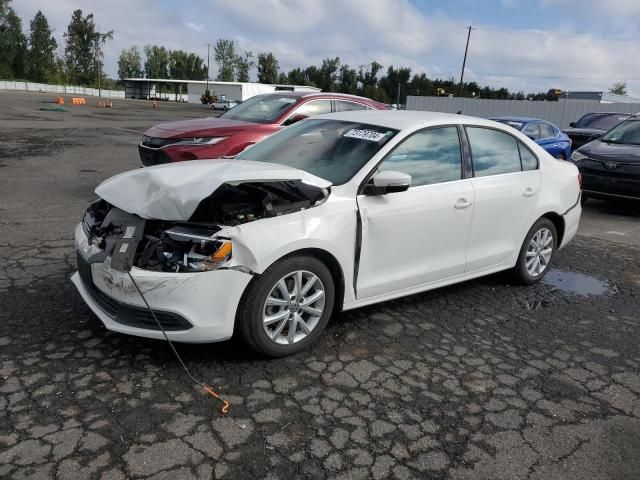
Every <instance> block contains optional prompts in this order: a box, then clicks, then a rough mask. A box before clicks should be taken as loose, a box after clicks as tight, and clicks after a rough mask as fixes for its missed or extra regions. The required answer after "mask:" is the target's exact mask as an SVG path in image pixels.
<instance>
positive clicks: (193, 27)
mask: <svg viewBox="0 0 640 480" xmlns="http://www.w3.org/2000/svg"><path fill="white" fill-rule="evenodd" d="M185 25H186V26H187V28H190V29H191V30H195V31H196V32H201V31H202V30H203V29H204V25H202V24H201V23H194V22H187V23H186V24H185Z"/></svg>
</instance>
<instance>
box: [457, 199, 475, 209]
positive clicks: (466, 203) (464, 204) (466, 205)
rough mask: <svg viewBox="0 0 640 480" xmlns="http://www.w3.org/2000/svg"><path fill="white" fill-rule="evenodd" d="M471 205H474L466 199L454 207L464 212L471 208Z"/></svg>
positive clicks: (459, 201) (460, 200)
mask: <svg viewBox="0 0 640 480" xmlns="http://www.w3.org/2000/svg"><path fill="white" fill-rule="evenodd" d="M471 205H473V204H472V203H471V202H470V201H468V200H467V199H466V198H460V199H459V200H458V201H457V202H456V204H455V205H454V207H455V208H456V209H458V210H464V209H465V208H469V207H470V206H471Z"/></svg>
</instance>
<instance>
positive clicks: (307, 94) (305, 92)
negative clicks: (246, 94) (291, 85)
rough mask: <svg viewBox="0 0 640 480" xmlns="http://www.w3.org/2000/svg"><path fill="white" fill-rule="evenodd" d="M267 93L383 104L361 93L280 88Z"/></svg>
mask: <svg viewBox="0 0 640 480" xmlns="http://www.w3.org/2000/svg"><path fill="white" fill-rule="evenodd" d="M267 95H281V96H287V97H298V98H313V97H319V98H334V99H338V98H341V99H344V100H359V101H361V102H366V103H369V104H381V102H378V101H376V100H371V99H370V98H367V97H361V96H359V95H350V94H348V93H335V92H313V91H310V90H294V91H291V90H278V91H276V92H269V93H263V94H262V96H267Z"/></svg>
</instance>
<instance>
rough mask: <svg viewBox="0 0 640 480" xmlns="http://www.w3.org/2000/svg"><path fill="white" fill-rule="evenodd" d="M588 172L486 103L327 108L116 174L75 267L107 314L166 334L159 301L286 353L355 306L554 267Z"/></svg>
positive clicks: (225, 334)
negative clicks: (237, 140)
mask: <svg viewBox="0 0 640 480" xmlns="http://www.w3.org/2000/svg"><path fill="white" fill-rule="evenodd" d="M579 182H580V179H579V174H578V170H577V169H576V167H575V166H573V165H572V164H570V163H568V162H564V161H558V160H556V159H554V158H552V157H550V156H549V155H548V154H547V153H546V152H545V151H544V150H543V149H542V148H540V147H539V146H538V145H537V144H536V143H535V142H533V141H532V140H530V139H529V138H527V137H526V136H524V135H522V134H521V133H519V132H516V131H515V130H513V129H511V128H509V127H508V126H505V125H502V124H499V123H495V122H491V121H488V120H482V119H479V118H472V117H465V116H461V115H447V114H436V113H428V112H392V111H388V112H385V111H381V112H376V111H354V112H345V113H339V114H333V115H326V116H318V117H314V118H312V119H308V120H305V121H302V122H299V123H298V124H295V125H293V126H290V127H288V128H287V129H285V130H283V131H281V132H280V133H278V134H276V135H274V136H272V137H269V138H267V139H265V140H264V141H262V142H260V143H258V144H257V145H255V146H253V147H252V148H251V149H249V150H246V151H245V152H243V153H242V154H241V155H239V156H238V157H237V159H236V160H230V161H220V160H216V161H206V162H205V161H193V162H182V163H175V164H168V165H161V166H157V167H152V168H145V169H139V170H135V171H131V172H126V173H123V174H120V175H116V176H115V177H113V178H111V179H109V180H107V181H105V182H103V183H102V184H101V185H100V186H98V187H97V188H96V193H97V194H98V196H99V197H100V198H99V199H98V200H97V201H96V202H95V203H93V204H92V205H91V206H90V207H89V209H88V210H87V211H86V213H85V215H84V218H83V220H82V222H81V223H80V224H79V225H78V226H77V228H76V233H75V235H76V248H77V254H78V272H77V273H76V274H74V276H73V282H74V283H75V285H76V287H77V288H78V290H79V292H80V294H81V295H82V297H83V298H84V300H85V301H86V302H87V304H88V305H89V307H90V308H91V309H92V310H93V311H94V312H95V314H96V315H97V316H98V317H99V318H100V320H101V321H102V322H103V323H104V325H105V326H106V327H107V328H108V329H110V330H114V331H118V332H122V333H127V334H131V335H139V336H143V337H150V338H163V333H162V331H161V329H160V328H159V326H158V324H157V323H156V321H155V319H154V318H153V315H152V313H151V312H153V313H155V315H156V318H157V320H158V322H160V325H161V326H162V328H163V329H164V330H165V331H166V333H167V335H168V337H169V338H170V339H171V340H174V341H182V342H214V341H220V340H226V339H228V338H230V337H231V336H232V335H233V334H234V333H236V334H238V335H239V336H240V337H241V338H243V339H244V340H245V341H246V343H247V344H248V345H250V346H251V347H252V348H254V349H255V350H257V351H259V352H261V353H263V354H266V355H270V356H282V355H288V354H291V353H294V352H297V351H299V350H301V349H303V348H305V347H307V346H308V345H310V344H311V343H313V342H314V341H316V340H317V339H318V337H319V336H320V335H321V333H322V331H323V330H324V328H325V326H326V325H327V322H328V321H329V318H330V317H331V316H332V314H333V313H335V312H337V311H340V310H349V309H353V308H356V307H361V306H363V305H368V304H372V303H376V302H382V301H385V300H389V299H393V298H397V297H402V296H405V295H409V294H413V293H417V292H421V291H425V290H429V289H433V288H437V287H441V286H444V285H449V284H452V283H456V282H462V281H464V280H468V279H471V278H475V277H479V276H482V275H487V274H490V273H493V272H497V271H500V270H506V269H512V270H513V273H514V275H515V276H516V277H517V279H519V280H520V281H522V282H524V283H528V284H531V283H534V282H537V281H539V280H540V279H541V278H542V277H543V276H544V275H545V273H546V272H547V270H548V269H549V265H550V263H551V260H552V258H553V255H554V253H555V252H556V250H557V249H559V248H562V247H563V246H565V245H566V244H567V242H569V241H570V240H571V238H572V237H573V236H574V235H575V233H576V231H577V229H578V222H579V219H580V214H581V210H580V185H579ZM134 282H135V283H134ZM137 287H139V288H140V291H141V293H142V295H144V299H146V301H147V302H148V304H149V305H150V307H151V309H152V311H150V310H149V309H148V308H147V307H146V304H145V301H144V299H143V298H142V296H141V294H140V292H138V290H137Z"/></svg>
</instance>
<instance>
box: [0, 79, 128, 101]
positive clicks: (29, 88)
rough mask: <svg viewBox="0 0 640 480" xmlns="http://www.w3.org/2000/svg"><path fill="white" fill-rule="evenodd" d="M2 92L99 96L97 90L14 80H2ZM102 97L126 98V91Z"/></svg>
mask: <svg viewBox="0 0 640 480" xmlns="http://www.w3.org/2000/svg"><path fill="white" fill-rule="evenodd" d="M0 90H16V91H22V92H43V93H54V94H58V95H85V96H88V97H97V96H99V93H98V89H97V88H89V87H78V86H73V85H49V84H46V83H33V82H15V81H12V80H0ZM101 96H102V97H106V98H125V97H124V90H104V89H103V90H102V93H101Z"/></svg>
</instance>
